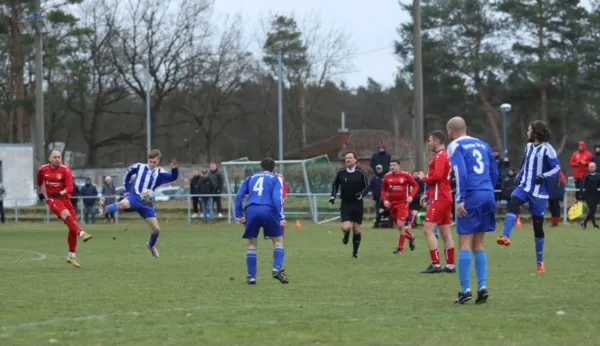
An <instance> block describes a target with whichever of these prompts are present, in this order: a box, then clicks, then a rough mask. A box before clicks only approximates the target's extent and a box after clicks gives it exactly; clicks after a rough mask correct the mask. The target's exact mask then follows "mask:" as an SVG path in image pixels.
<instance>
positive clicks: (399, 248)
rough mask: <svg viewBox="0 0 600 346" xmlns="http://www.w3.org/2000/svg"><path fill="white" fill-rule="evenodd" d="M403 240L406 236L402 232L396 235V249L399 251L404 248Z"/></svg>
mask: <svg viewBox="0 0 600 346" xmlns="http://www.w3.org/2000/svg"><path fill="white" fill-rule="evenodd" d="M405 240H406V236H405V235H404V234H400V236H399V237H398V250H399V251H403V250H404V241H405Z"/></svg>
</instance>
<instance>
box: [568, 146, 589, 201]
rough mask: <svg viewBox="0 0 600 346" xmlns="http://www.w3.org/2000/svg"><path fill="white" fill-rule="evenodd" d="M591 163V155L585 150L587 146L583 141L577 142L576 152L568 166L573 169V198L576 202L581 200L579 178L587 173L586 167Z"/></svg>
mask: <svg viewBox="0 0 600 346" xmlns="http://www.w3.org/2000/svg"><path fill="white" fill-rule="evenodd" d="M591 161H592V153H590V152H589V151H588V150H587V145H586V144H585V142H584V141H579V142H578V143H577V151H576V152H574V153H573V155H571V159H570V160H569V164H570V165H571V167H573V178H574V179H575V188H576V189H577V192H576V193H575V198H577V200H578V201H580V200H581V194H580V192H579V191H580V187H581V178H583V175H584V174H585V173H586V172H587V171H588V165H589V163H590V162H591Z"/></svg>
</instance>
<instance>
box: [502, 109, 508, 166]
mask: <svg viewBox="0 0 600 346" xmlns="http://www.w3.org/2000/svg"><path fill="white" fill-rule="evenodd" d="M506 143H507V141H506V112H505V111H504V110H502V146H503V147H504V157H506V156H507V155H508V146H507V145H506Z"/></svg>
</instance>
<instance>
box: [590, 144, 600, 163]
mask: <svg viewBox="0 0 600 346" xmlns="http://www.w3.org/2000/svg"><path fill="white" fill-rule="evenodd" d="M592 162H593V163H595V164H596V167H600V144H596V145H595V146H594V153H593V154H592Z"/></svg>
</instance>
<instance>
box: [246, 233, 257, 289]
mask: <svg viewBox="0 0 600 346" xmlns="http://www.w3.org/2000/svg"><path fill="white" fill-rule="evenodd" d="M257 245H258V240H257V239H256V238H248V251H247V252H246V264H247V266H248V276H247V278H246V279H247V280H246V283H247V284H248V285H256V271H257V268H256V266H257V263H258V258H257V254H256V247H257Z"/></svg>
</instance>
